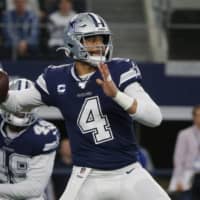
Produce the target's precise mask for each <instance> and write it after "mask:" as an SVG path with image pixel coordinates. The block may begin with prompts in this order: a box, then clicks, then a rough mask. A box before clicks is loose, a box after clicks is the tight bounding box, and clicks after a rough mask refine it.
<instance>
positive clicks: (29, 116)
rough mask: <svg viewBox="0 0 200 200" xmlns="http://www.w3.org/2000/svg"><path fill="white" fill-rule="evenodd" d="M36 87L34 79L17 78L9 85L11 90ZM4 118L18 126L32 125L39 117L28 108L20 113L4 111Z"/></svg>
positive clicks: (5, 120)
mask: <svg viewBox="0 0 200 200" xmlns="http://www.w3.org/2000/svg"><path fill="white" fill-rule="evenodd" d="M31 87H34V84H33V82H32V81H30V80H28V79H16V80H14V81H12V82H11V83H10V85H9V90H26V89H29V88H31ZM2 118H3V120H4V122H6V123H8V124H11V125H13V126H18V127H26V126H30V125H31V124H33V123H34V122H35V120H36V119H37V117H36V115H35V114H34V113H33V112H31V109H29V108H26V109H23V110H22V111H21V112H18V113H10V112H8V111H5V110H3V111H2Z"/></svg>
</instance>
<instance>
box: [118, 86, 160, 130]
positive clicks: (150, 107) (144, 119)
mask: <svg viewBox="0 0 200 200" xmlns="http://www.w3.org/2000/svg"><path fill="white" fill-rule="evenodd" d="M121 93H122V94H121V95H122V96H121V99H122V101H124V103H125V105H126V106H124V105H123V104H121V106H122V107H123V109H124V110H126V111H127V112H128V113H129V114H130V116H131V117H132V118H133V119H134V120H136V121H138V122H140V123H142V124H144V125H147V126H150V127H154V126H158V125H159V124H160V123H161V121H162V115H161V112H160V109H159V107H158V106H157V105H156V103H155V102H154V101H153V100H152V99H151V98H150V96H149V95H148V94H147V93H146V92H145V91H144V90H143V88H142V87H141V86H140V85H139V83H133V84H131V85H130V86H128V87H127V88H126V89H125V91H124V92H121ZM115 101H116V99H115Z"/></svg>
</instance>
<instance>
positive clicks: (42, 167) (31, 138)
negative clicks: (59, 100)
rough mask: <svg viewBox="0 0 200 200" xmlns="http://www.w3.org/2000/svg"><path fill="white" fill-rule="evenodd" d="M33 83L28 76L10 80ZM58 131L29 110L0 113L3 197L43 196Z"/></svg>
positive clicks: (0, 186) (16, 83)
mask: <svg viewBox="0 0 200 200" xmlns="http://www.w3.org/2000/svg"><path fill="white" fill-rule="evenodd" d="M31 85H33V83H32V82H31V81H28V80H26V79H18V80H15V81H14V82H13V83H11V85H10V87H11V89H20V90H21V89H23V88H24V89H25V88H29V87H31ZM58 144H59V132H58V130H57V129H56V127H55V126H54V125H52V124H51V123H49V122H47V121H44V120H42V119H38V118H37V117H36V116H35V114H33V113H32V112H30V111H29V110H27V109H26V110H23V112H22V111H21V112H19V113H15V114H12V113H10V112H7V111H3V112H2V116H1V117H0V199H4V200H10V199H26V200H28V199H31V200H44V199H46V198H45V194H44V190H45V188H46V187H47V184H48V181H49V178H50V176H51V173H52V169H53V163H54V159H55V154H56V148H57V147H58Z"/></svg>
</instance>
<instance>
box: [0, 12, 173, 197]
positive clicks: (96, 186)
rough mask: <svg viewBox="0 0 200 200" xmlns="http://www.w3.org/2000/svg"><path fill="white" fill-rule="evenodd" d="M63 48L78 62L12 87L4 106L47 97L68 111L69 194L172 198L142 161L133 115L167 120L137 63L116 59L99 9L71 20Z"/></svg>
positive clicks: (152, 120) (48, 101) (147, 121)
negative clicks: (26, 87)
mask: <svg viewBox="0 0 200 200" xmlns="http://www.w3.org/2000/svg"><path fill="white" fill-rule="evenodd" d="M62 49H64V50H65V53H66V55H67V56H70V57H72V58H73V59H74V63H72V64H68V65H66V64H65V65H61V66H50V67H48V68H47V69H46V70H45V72H44V73H43V74H42V75H41V76H39V78H38V79H37V81H36V88H35V89H34V88H32V89H31V90H30V92H26V93H23V92H20V93H19V92H15V93H14V92H9V95H8V98H7V100H6V102H5V103H3V105H2V106H3V107H4V108H6V109H9V110H11V111H17V110H21V109H22V108H23V107H24V106H38V105H41V104H43V103H45V104H47V105H53V106H57V107H58V108H59V109H60V111H61V112H62V114H63V116H64V119H65V121H66V127H67V132H68V134H69V139H70V144H71V148H72V158H73V164H74V168H73V172H72V175H71V178H70V181H69V183H68V185H67V188H66V190H65V192H64V193H63V195H62V197H61V200H67V199H70V200H74V199H76V200H110V199H112V200H119V199H123V200H131V199H137V200H146V199H151V200H169V197H168V196H167V194H166V193H165V192H164V190H163V189H162V188H161V187H160V186H159V185H158V184H157V183H156V182H155V181H154V180H153V178H152V177H151V176H150V175H149V174H148V172H147V171H145V169H143V168H142V167H141V165H140V164H139V163H138V162H137V160H138V147H137V144H136V139H135V132H134V128H133V121H134V120H136V121H138V122H140V123H142V124H145V125H147V126H152V127H154V126H158V125H159V124H160V123H161V121H162V116H161V112H160V109H159V107H158V106H157V105H156V104H155V102H154V101H153V100H152V99H151V98H150V96H149V95H148V94H147V93H146V92H145V91H144V89H143V88H142V86H141V85H140V83H139V82H140V80H141V73H140V70H139V69H138V67H137V65H136V64H135V63H134V62H133V61H131V60H129V59H118V58H117V59H112V40H111V32H110V30H109V27H108V25H107V24H106V22H105V21H104V19H103V18H102V17H100V16H98V15H96V14H94V13H81V14H79V15H77V16H75V17H74V18H73V19H72V20H71V22H70V25H69V27H68V29H67V30H66V32H65V47H63V48H62Z"/></svg>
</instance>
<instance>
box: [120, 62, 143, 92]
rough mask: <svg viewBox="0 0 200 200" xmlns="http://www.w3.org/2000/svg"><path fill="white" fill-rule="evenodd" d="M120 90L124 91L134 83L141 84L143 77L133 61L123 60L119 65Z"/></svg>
mask: <svg viewBox="0 0 200 200" xmlns="http://www.w3.org/2000/svg"><path fill="white" fill-rule="evenodd" d="M119 65H120V66H119V67H120V69H119V72H120V74H119V85H118V87H119V89H120V90H122V91H124V89H125V88H126V87H127V86H128V85H130V84H131V83H134V82H141V80H142V75H141V72H140V69H139V67H138V66H137V65H136V64H135V63H134V62H133V61H132V60H129V59H128V60H123V61H121V63H119Z"/></svg>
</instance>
